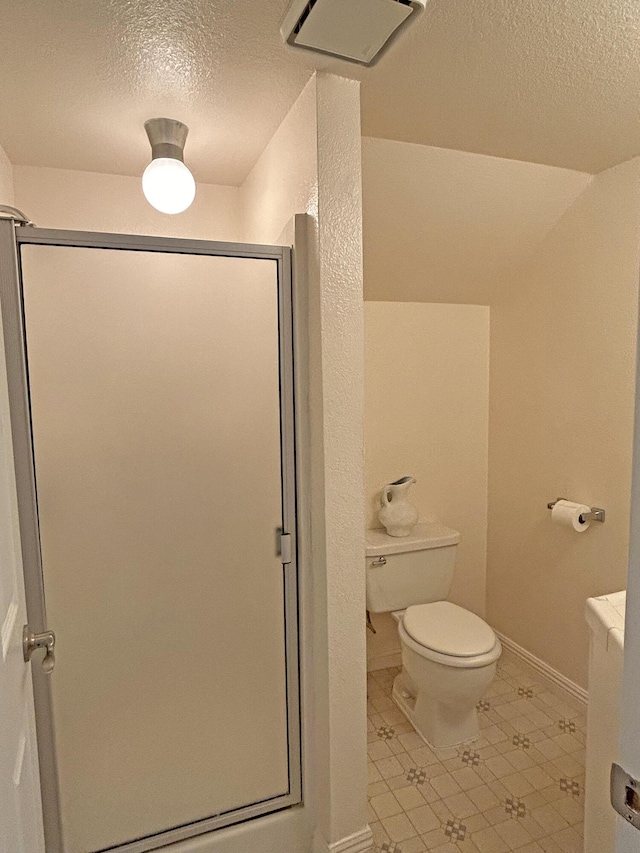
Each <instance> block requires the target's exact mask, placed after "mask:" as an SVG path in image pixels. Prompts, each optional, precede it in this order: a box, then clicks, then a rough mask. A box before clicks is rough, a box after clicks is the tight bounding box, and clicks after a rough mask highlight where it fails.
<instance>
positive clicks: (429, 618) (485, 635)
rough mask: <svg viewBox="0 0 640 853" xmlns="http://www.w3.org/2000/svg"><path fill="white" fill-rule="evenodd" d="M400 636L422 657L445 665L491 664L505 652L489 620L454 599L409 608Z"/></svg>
mask: <svg viewBox="0 0 640 853" xmlns="http://www.w3.org/2000/svg"><path fill="white" fill-rule="evenodd" d="M398 631H399V634H400V639H401V640H402V641H403V642H404V643H406V644H407V645H408V646H409V648H411V649H413V651H415V652H416V653H417V654H419V655H420V656H421V657H424V658H427V659H428V660H432V661H435V662H436V663H441V664H443V665H445V666H452V667H460V668H468V669H474V668H476V667H481V666H489V665H490V664H492V663H493V662H494V661H496V660H497V659H498V658H499V657H500V654H501V652H502V646H501V644H500V641H499V640H498V638H497V637H496V635H495V633H494V631H493V629H492V628H491V627H490V626H489V625H487V623H486V622H485V621H484V620H483V619H481V618H480V617H479V616H476V614H475V613H471V612H470V611H469V610H465V609H464V608H463V607H458V605H456V604H452V603H451V602H450V601H434V602H432V603H430V604H417V605H413V606H411V607H408V608H407V609H406V610H405V611H404V614H403V615H402V619H400V620H399V624H398Z"/></svg>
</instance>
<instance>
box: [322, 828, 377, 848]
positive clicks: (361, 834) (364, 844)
mask: <svg viewBox="0 0 640 853" xmlns="http://www.w3.org/2000/svg"><path fill="white" fill-rule="evenodd" d="M371 850H373V833H372V832H371V827H370V826H369V824H367V825H366V826H365V828H364V829H361V830H359V831H358V832H354V833H353V835H348V836H347V837H346V838H341V839H340V841H334V842H333V844H329V843H328V842H327V841H325V839H324V838H321V837H320V836H319V834H318V833H316V835H315V838H314V839H313V851H314V853H370V851H371Z"/></svg>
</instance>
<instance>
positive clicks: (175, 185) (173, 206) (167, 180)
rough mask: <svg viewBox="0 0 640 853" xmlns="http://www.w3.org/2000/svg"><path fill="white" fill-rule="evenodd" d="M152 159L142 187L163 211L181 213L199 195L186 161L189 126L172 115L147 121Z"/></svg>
mask: <svg viewBox="0 0 640 853" xmlns="http://www.w3.org/2000/svg"><path fill="white" fill-rule="evenodd" d="M144 129H145V130H146V131H147V136H148V137H149V142H150V143H151V158H152V159H151V162H150V163H149V165H148V166H147V168H146V169H145V170H144V174H143V175H142V191H143V193H144V194H145V198H146V199H147V201H148V202H149V204H150V205H152V207H155V209H156V210H159V211H160V213H182V211H183V210H186V209H187V208H188V207H189V205H190V204H191V202H192V201H193V199H194V198H195V195H196V182H195V181H194V179H193V175H192V174H191V172H190V171H189V169H188V168H187V167H186V166H185V164H184V146H185V142H186V141H187V134H188V133H189V128H188V127H187V126H186V124H183V123H182V122H181V121H176V120H175V119H172V118H150V119H149V121H145V123H144Z"/></svg>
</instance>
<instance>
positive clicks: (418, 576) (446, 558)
mask: <svg viewBox="0 0 640 853" xmlns="http://www.w3.org/2000/svg"><path fill="white" fill-rule="evenodd" d="M459 541H460V534H459V533H458V531H457V530H452V529H451V528H450V527H445V526H444V524H439V523H437V522H436V523H433V524H416V526H415V527H414V529H413V530H412V532H411V533H410V534H409V536H403V537H396V536H389V535H388V534H387V533H386V532H385V531H384V530H368V531H367V535H366V548H365V572H366V580H367V610H369V611H370V612H371V613H388V612H390V611H392V610H404V609H405V608H406V607H410V606H411V605H413V604H428V603H429V602H431V601H444V600H446V598H447V596H448V595H449V590H450V589H451V581H452V580H453V570H454V567H455V563H456V551H457V548H458V542H459Z"/></svg>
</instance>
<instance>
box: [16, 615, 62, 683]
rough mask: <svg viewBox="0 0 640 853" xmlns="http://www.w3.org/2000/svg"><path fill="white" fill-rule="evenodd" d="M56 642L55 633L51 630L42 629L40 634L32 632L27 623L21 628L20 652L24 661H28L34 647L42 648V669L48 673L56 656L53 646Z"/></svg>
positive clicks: (53, 664) (54, 662) (54, 663)
mask: <svg viewBox="0 0 640 853" xmlns="http://www.w3.org/2000/svg"><path fill="white" fill-rule="evenodd" d="M55 644H56V635H55V634H54V633H53V631H43V633H42V634H34V633H33V631H32V630H31V628H29V626H28V625H25V626H24V628H23V629H22V654H23V656H24V661H25V663H29V661H30V660H31V655H32V654H33V653H34V652H35V650H36V649H44V650H45V651H44V658H43V659H42V669H43V671H44V672H46V674H47V675H49V673H50V672H52V671H53V668H54V666H55V665H56V656H55V654H54V651H53V650H54V647H55Z"/></svg>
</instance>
